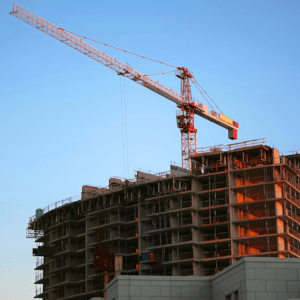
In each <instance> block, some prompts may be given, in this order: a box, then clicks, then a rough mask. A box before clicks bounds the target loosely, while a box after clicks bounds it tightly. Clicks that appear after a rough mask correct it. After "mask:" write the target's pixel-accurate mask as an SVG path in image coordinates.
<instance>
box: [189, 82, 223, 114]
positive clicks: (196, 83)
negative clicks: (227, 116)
mask: <svg viewBox="0 0 300 300" xmlns="http://www.w3.org/2000/svg"><path fill="white" fill-rule="evenodd" d="M194 80H195V82H194ZM192 82H193V83H194V84H195V86H196V87H197V85H198V86H199V87H200V88H201V89H202V90H203V92H204V93H205V95H206V96H207V97H208V98H209V99H210V100H211V101H212V102H213V104H214V105H215V106H216V107H217V108H218V110H219V111H220V112H221V113H222V114H223V112H222V110H221V109H220V108H219V106H218V105H217V104H216V103H215V102H214V100H213V99H211V98H210V97H209V95H208V94H207V93H206V91H205V90H204V88H203V87H202V86H201V85H200V84H199V83H198V81H197V80H196V78H194V77H193V78H192ZM198 90H199V89H198ZM199 91H200V90H199ZM200 93H201V91H200ZM201 94H202V93H201ZM202 95H203V94H202ZM205 99H206V98H205Z"/></svg>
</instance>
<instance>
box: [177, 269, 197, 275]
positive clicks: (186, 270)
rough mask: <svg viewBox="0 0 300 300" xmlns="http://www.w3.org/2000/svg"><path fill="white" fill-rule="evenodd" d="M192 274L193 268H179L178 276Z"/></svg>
mask: <svg viewBox="0 0 300 300" xmlns="http://www.w3.org/2000/svg"><path fill="white" fill-rule="evenodd" d="M189 275H194V270H193V269H192V268H191V269H180V270H179V274H178V276H189Z"/></svg>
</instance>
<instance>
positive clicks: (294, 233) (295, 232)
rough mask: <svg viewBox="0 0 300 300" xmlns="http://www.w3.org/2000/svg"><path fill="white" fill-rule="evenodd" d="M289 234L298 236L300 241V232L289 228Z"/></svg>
mask: <svg viewBox="0 0 300 300" xmlns="http://www.w3.org/2000/svg"><path fill="white" fill-rule="evenodd" d="M288 232H289V233H290V234H292V235H294V236H296V237H297V238H298V239H300V232H298V231H296V230H294V229H293V228H291V227H289V229H288Z"/></svg>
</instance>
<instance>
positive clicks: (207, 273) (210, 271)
mask: <svg viewBox="0 0 300 300" xmlns="http://www.w3.org/2000/svg"><path fill="white" fill-rule="evenodd" d="M224 269H226V267H223V268H210V269H205V270H204V275H205V276H211V275H215V274H217V273H219V272H221V271H222V270H224Z"/></svg>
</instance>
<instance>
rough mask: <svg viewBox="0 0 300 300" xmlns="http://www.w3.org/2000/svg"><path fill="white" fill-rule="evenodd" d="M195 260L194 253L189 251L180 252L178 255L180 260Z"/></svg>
mask: <svg viewBox="0 0 300 300" xmlns="http://www.w3.org/2000/svg"><path fill="white" fill-rule="evenodd" d="M190 258H193V251H187V252H179V253H178V259H180V260H181V259H190Z"/></svg>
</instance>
